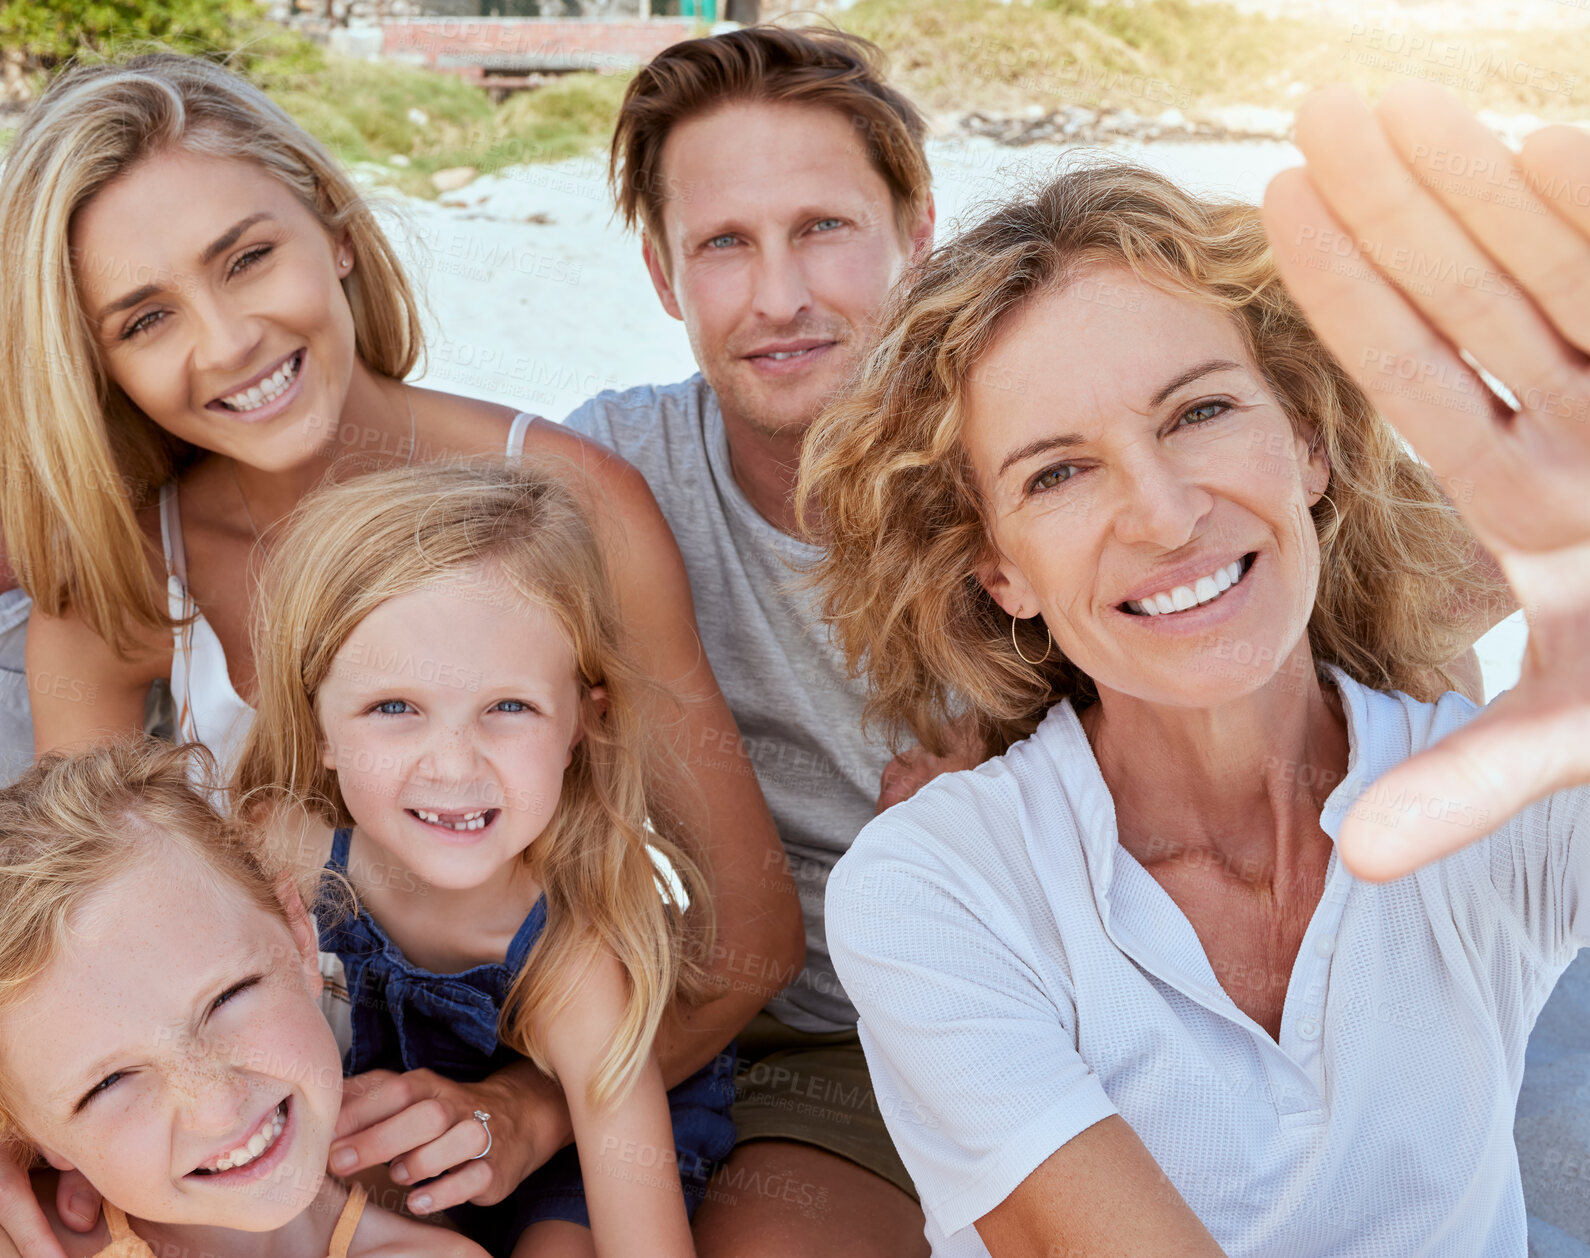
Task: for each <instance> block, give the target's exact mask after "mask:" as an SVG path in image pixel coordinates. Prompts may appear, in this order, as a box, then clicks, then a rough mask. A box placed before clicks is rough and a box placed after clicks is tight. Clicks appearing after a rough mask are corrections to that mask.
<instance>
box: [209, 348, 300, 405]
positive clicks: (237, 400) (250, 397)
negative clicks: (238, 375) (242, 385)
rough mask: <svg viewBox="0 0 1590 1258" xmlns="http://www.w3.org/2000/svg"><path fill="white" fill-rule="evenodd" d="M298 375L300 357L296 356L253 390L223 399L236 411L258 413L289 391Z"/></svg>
mask: <svg viewBox="0 0 1590 1258" xmlns="http://www.w3.org/2000/svg"><path fill="white" fill-rule="evenodd" d="M297 374H298V355H297V354H294V355H293V356H292V357H291V358H289V359H288V360H287V361H286V362H284V363H283V364H282V365H281V366H280V367H278V368H276V370H275V371H274V372H272V373H271V374H270V375H268V376H266V377H265V379H263V380H261V381H260V382H259V383H258V384H256V385H255V386H254V387H253V388H251V389H244V390H243V391H242V392H241V393H233V394H230V395H229V396H227V397H224V398H222V399H221V401H223V402H224V403H226V405H228V406H230V407H231V408H232V409H233V410H234V411H257V410H258V409H259V408H260V407H262V406H264V405H266V404H267V403H270V402H274V401H275V400H276V399H277V398H279V397H281V395H282V394H283V393H285V392H286V391H287V386H288V385H290V384H291V383H292V382H293V377H294V376H296V375H297Z"/></svg>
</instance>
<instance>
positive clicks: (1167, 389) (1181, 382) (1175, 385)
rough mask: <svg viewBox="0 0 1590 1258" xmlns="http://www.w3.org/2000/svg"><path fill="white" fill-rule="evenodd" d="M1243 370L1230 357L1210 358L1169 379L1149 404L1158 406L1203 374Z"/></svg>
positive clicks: (1239, 364)
mask: <svg viewBox="0 0 1590 1258" xmlns="http://www.w3.org/2000/svg"><path fill="white" fill-rule="evenodd" d="M1241 370H1242V364H1241V363H1234V362H1232V361H1231V360H1230V359H1229V358H1210V359H1208V360H1206V361H1204V362H1201V363H1198V364H1197V365H1196V366H1192V367H1189V368H1187V370H1186V371H1184V372H1182V373H1181V375H1179V376H1177V377H1176V378H1175V379H1173V380H1167V381H1166V382H1165V384H1164V386H1163V387H1162V388H1161V389H1160V391H1159V392H1158V393H1156V394H1154V396H1153V398H1152V399H1150V401H1149V404H1148V405H1149V408H1150V409H1153V408H1154V407H1156V406H1158V405H1159V404H1160V403H1161V402H1163V401H1164V400H1165V399H1166V398H1168V397H1169V396H1170V395H1171V394H1172V393H1174V392H1176V390H1177V389H1180V388H1182V387H1183V386H1185V385H1189V384H1191V383H1192V382H1193V381H1194V380H1197V379H1199V378H1200V377H1202V376H1207V375H1212V374H1213V373H1214V372H1217V371H1241Z"/></svg>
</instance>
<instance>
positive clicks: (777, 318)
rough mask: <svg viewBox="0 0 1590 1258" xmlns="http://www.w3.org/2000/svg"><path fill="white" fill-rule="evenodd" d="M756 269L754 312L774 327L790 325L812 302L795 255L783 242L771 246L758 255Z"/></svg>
mask: <svg viewBox="0 0 1590 1258" xmlns="http://www.w3.org/2000/svg"><path fill="white" fill-rule="evenodd" d="M755 265H756V277H755V290H754V292H753V293H752V307H753V312H754V313H755V314H756V315H757V316H758V317H759V318H761V319H762V320H764V321H765V322H767V323H769V324H771V325H773V326H774V327H780V326H783V325H785V324H789V323H793V322H794V321H795V320H796V318H797V317H798V316H799V315H800V314H801V313H802V312H803V311H805V310H806V309H807V308H808V307H809V306H810V305H811V301H812V294H811V288H810V286H809V285H808V284H807V282H806V275H805V273H804V271H803V270H802V267H801V260H800V258H799V256H798V255H797V254H796V251H795V250H793V249H791V248H790V247H789V246H788V245H787V244H784V243H782V242H781V243H778V244H775V245H772V246H770V247H767V248H764V249H762V250H760V251H759V252H758V254H757V258H756V264H755Z"/></svg>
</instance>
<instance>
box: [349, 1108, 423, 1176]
mask: <svg viewBox="0 0 1590 1258" xmlns="http://www.w3.org/2000/svg"><path fill="white" fill-rule="evenodd" d="M451 1126H452V1120H451V1117H450V1116H449V1113H448V1110H447V1107H446V1106H445V1105H443V1104H442V1102H440V1101H438V1100H437V1099H435V1098H434V1097H431V1098H428V1099H425V1100H421V1101H416V1102H415V1103H414V1104H413V1105H410V1106H409V1107H408V1108H407V1109H404V1110H402V1111H400V1112H399V1113H397V1114H394V1115H392V1117H390V1118H387V1119H384V1120H383V1121H381V1122H378V1123H375V1124H374V1125H372V1126H369V1127H366V1128H364V1129H363V1130H362V1131H358V1132H355V1133H354V1134H353V1135H351V1136H348V1137H346V1138H344V1139H341V1140H339V1141H337V1143H336V1145H335V1146H334V1147H333V1148H332V1151H331V1169H332V1170H334V1171H336V1172H337V1174H339V1175H346V1174H348V1173H349V1172H350V1171H358V1170H363V1169H365V1168H366V1167H371V1166H379V1165H381V1164H382V1163H383V1162H390V1161H392V1160H393V1159H394V1158H400V1157H402V1156H403V1155H404V1154H405V1153H407V1152H409V1151H410V1150H411V1149H417V1148H419V1147H420V1146H421V1145H424V1144H429V1143H430V1142H431V1141H432V1140H435V1139H437V1138H438V1137H440V1136H441V1135H442V1134H443V1133H445V1132H446V1131H447V1130H448V1128H449V1127H451ZM349 1154H352V1155H353V1156H351V1157H350V1156H348V1155H349Z"/></svg>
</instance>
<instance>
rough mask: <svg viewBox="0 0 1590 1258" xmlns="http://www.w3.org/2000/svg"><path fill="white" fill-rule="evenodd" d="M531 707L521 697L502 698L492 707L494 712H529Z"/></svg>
mask: <svg viewBox="0 0 1590 1258" xmlns="http://www.w3.org/2000/svg"><path fill="white" fill-rule="evenodd" d="M532 710H533V709H532V708H531V707H530V705H529V704H528V703H526V702H525V701H524V700H523V699H504V700H503V701H502V702H501V703H498V704H495V705H493V707H492V711H494V712H530V711H532Z"/></svg>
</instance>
